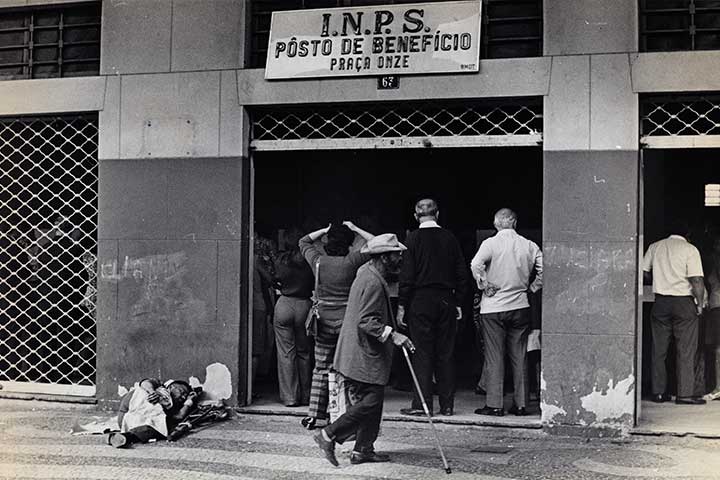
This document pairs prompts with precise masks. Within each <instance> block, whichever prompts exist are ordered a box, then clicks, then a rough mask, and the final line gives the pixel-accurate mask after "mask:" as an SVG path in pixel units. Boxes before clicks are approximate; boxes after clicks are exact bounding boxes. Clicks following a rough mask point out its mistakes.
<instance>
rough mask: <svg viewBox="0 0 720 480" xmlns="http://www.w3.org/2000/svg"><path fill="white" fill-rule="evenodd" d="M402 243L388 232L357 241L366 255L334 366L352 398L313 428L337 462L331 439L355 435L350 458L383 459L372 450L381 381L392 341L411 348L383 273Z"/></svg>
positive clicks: (391, 270) (396, 260)
mask: <svg viewBox="0 0 720 480" xmlns="http://www.w3.org/2000/svg"><path fill="white" fill-rule="evenodd" d="M405 249H406V248H405V246H404V245H403V244H402V243H400V242H398V240H397V237H396V236H395V235H394V234H392V233H386V234H383V235H378V236H376V237H375V238H373V239H372V240H370V241H368V243H367V244H366V245H365V246H364V247H363V249H362V252H363V253H369V254H370V255H371V259H370V261H369V262H368V263H366V264H365V265H363V266H362V267H360V269H359V270H358V273H357V276H356V277H355V281H354V282H353V284H352V287H351V288H350V296H349V298H348V305H347V310H346V312H345V318H344V320H343V324H342V327H341V329H340V336H339V339H338V344H337V349H336V350H335V359H334V368H335V370H336V371H337V373H338V374H340V375H342V376H343V380H344V383H345V386H346V388H347V390H348V391H349V393H350V397H352V398H354V400H355V401H354V402H353V403H352V405H350V406H349V407H348V408H347V410H346V412H345V413H344V414H343V415H341V416H340V417H339V418H338V419H337V420H335V421H334V422H333V423H331V424H330V425H328V426H327V427H325V428H323V429H322V430H320V431H319V432H318V433H316V434H315V436H314V439H315V442H316V443H317V444H318V446H319V447H320V449H321V450H322V452H323V454H324V456H325V458H327V460H328V461H329V462H330V463H332V464H333V465H335V466H338V461H337V458H336V457H335V443H343V442H344V441H345V440H347V439H349V438H350V437H352V436H353V435H355V448H354V450H353V452H352V453H351V455H350V462H351V463H353V464H358V463H365V462H387V461H389V460H390V459H389V457H388V456H387V455H383V454H379V453H376V452H375V448H374V443H375V440H376V439H377V436H378V432H379V430H380V420H381V419H382V410H383V400H384V391H385V385H386V384H387V382H388V379H389V377H390V367H391V364H392V349H393V345H397V346H399V347H405V348H407V349H408V350H410V351H411V352H414V351H415V347H414V346H413V344H412V342H411V341H410V339H408V338H407V337H406V336H405V335H403V334H401V333H398V332H397V331H396V325H395V319H394V317H393V313H392V309H391V306H390V292H389V290H388V284H387V281H386V280H387V278H388V276H390V275H392V274H397V273H398V272H399V271H400V263H401V261H402V256H401V252H402V251H403V250H405Z"/></svg>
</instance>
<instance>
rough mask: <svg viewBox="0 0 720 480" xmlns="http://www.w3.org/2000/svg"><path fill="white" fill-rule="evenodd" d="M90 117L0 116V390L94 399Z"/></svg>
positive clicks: (93, 141)
mask: <svg viewBox="0 0 720 480" xmlns="http://www.w3.org/2000/svg"><path fill="white" fill-rule="evenodd" d="M97 148H98V122H97V115H95V114H91V115H84V114H77V115H62V116H48V117H15V118H0V383H1V384H2V386H3V389H4V390H5V391H8V390H10V391H19V392H28V393H48V394H64V395H80V396H93V395H95V374H96V364H95V358H96V348H95V347H96V271H97V268H96V263H97V262H96V259H97V212H98V210H97V208H98V207H97V198H98V155H97Z"/></svg>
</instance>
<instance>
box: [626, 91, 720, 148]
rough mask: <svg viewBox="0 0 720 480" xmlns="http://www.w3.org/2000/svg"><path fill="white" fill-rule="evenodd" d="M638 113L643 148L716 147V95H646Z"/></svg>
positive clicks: (719, 100) (719, 130)
mask: <svg viewBox="0 0 720 480" xmlns="http://www.w3.org/2000/svg"><path fill="white" fill-rule="evenodd" d="M640 110H641V116H640V144H641V145H642V146H643V147H644V148H718V147H720V95H717V94H700V95H689V94H682V95H672V96H668V95H664V96H647V97H644V98H642V101H641V103H640Z"/></svg>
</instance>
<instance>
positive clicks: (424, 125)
mask: <svg viewBox="0 0 720 480" xmlns="http://www.w3.org/2000/svg"><path fill="white" fill-rule="evenodd" d="M541 132H542V107H541V104H540V103H539V102H536V101H530V102H529V103H525V104H517V103H504V104H487V103H478V104H472V103H463V104H457V105H452V104H444V105H433V104H427V103H425V104H419V105H413V104H389V105H378V104H372V105H365V106H362V105H360V106H358V105H353V106H325V105H324V106H322V107H304V108H302V109H300V108H298V109H276V110H262V109H260V110H256V111H255V112H253V122H252V135H253V140H252V144H251V145H252V146H253V147H254V148H255V149H257V150H276V149H323V148H324V149H335V148H398V147H402V148H407V147H430V146H442V147H465V146H489V145H490V146H499V145H537V144H538V143H540V142H541V141H542V134H541Z"/></svg>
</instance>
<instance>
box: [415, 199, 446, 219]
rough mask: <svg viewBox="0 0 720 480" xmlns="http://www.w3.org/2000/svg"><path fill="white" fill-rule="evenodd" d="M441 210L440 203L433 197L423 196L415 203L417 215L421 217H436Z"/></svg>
mask: <svg viewBox="0 0 720 480" xmlns="http://www.w3.org/2000/svg"><path fill="white" fill-rule="evenodd" d="M439 211H440V209H439V207H438V203H437V202H436V201H435V199H432V198H422V199H420V200H418V202H417V203H416V204H415V216H416V217H417V218H421V217H435V218H437V216H438V212H439Z"/></svg>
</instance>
